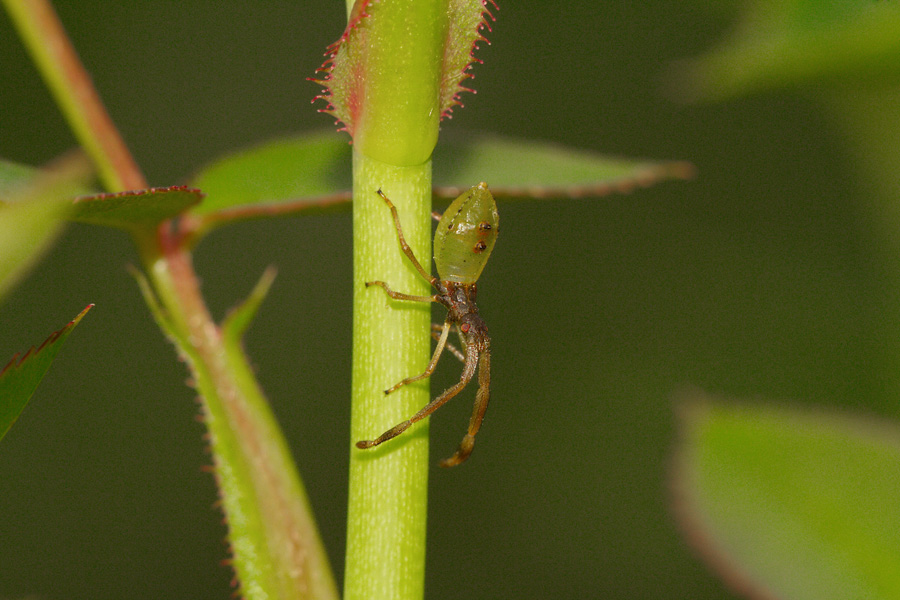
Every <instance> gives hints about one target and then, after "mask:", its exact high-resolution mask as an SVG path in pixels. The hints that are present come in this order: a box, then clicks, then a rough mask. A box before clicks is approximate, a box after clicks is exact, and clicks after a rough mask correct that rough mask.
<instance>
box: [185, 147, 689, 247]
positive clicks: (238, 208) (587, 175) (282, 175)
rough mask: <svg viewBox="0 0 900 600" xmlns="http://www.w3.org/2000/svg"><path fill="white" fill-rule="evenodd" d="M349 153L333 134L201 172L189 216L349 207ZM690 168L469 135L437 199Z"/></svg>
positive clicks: (579, 188)
mask: <svg viewBox="0 0 900 600" xmlns="http://www.w3.org/2000/svg"><path fill="white" fill-rule="evenodd" d="M350 154H351V147H350V145H349V144H347V143H346V141H345V140H344V139H343V138H342V137H340V136H338V135H335V134H334V133H331V132H328V133H315V134H306V135H300V136H297V137H295V138H290V139H284V140H279V141H275V142H271V143H268V144H264V145H262V146H259V147H257V148H252V149H249V150H245V151H242V152H239V153H237V154H233V155H231V156H228V157H225V158H223V159H222V160H220V161H218V162H216V163H213V164H212V165H210V166H209V167H207V168H205V169H203V170H202V171H200V172H199V173H198V174H197V175H196V176H195V177H194V178H193V179H192V181H191V185H193V186H195V187H198V188H200V189H202V190H203V192H204V193H205V194H206V198H205V200H204V201H203V203H202V204H200V205H198V206H196V207H194V208H193V209H192V210H191V214H193V215H196V216H198V217H199V218H200V222H201V223H202V225H201V229H202V228H208V227H211V226H213V225H215V224H217V223H220V222H227V221H234V220H240V219H247V218H258V217H265V216H273V215H278V214H290V213H298V212H309V211H323V210H335V209H347V208H349V200H350V191H349V190H350V183H351V177H350ZM692 174H693V168H692V167H691V166H690V165H689V164H687V163H684V162H654V161H640V160H628V159H619V158H609V157H605V156H602V155H598V154H595V153H590V152H583V151H576V150H572V149H569V148H563V147H560V146H555V145H551V144H543V143H538V142H532V141H525V140H514V139H508V138H499V137H478V136H468V137H466V138H465V139H462V138H460V139H458V140H453V139H451V140H448V141H442V142H441V143H440V144H438V146H437V149H436V150H435V154H434V181H435V194H436V195H437V196H438V197H440V198H447V199H451V198H454V197H456V196H457V195H459V194H460V193H461V192H462V191H463V190H466V189H468V188H469V187H471V186H472V185H473V184H475V183H478V182H479V181H487V182H488V184H490V186H491V191H492V192H493V193H494V195H495V196H499V197H503V196H517V197H565V196H588V195H593V196H603V195H607V194H610V193H615V192H627V191H630V190H632V189H634V188H637V187H645V186H649V185H652V184H654V183H656V182H658V181H663V180H666V179H687V178H690V177H691V176H692Z"/></svg>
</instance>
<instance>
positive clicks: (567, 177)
mask: <svg viewBox="0 0 900 600" xmlns="http://www.w3.org/2000/svg"><path fill="white" fill-rule="evenodd" d="M693 174H694V168H693V166H691V165H690V164H688V163H685V162H659V161H647V160H636V159H625V158H615V157H609V156H603V155H600V154H596V153H593V152H584V151H579V150H574V149H571V148H565V147H562V146H557V145H554V144H547V143H541V142H534V141H530V140H517V139H511V138H501V137H488V136H484V137H475V138H471V139H466V140H457V141H453V140H448V141H446V142H442V143H441V144H440V145H439V146H438V149H437V151H435V153H434V181H435V187H436V190H435V191H436V192H437V193H438V195H439V196H441V197H444V198H454V197H456V196H457V195H459V194H460V193H462V192H463V191H465V190H466V189H468V188H469V187H471V186H472V185H474V184H475V183H477V182H479V181H486V182H487V183H488V185H489V186H490V188H491V192H492V193H493V194H494V196H512V197H520V198H538V197H542V198H546V197H557V198H558V197H565V196H569V197H575V196H606V195H609V194H612V193H622V192H630V191H632V190H634V189H636V188H640V187H649V186H650V185H653V184H655V183H658V182H660V181H664V180H667V179H689V178H691V177H692V176H693Z"/></svg>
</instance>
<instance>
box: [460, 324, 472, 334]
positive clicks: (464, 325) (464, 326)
mask: <svg viewBox="0 0 900 600" xmlns="http://www.w3.org/2000/svg"><path fill="white" fill-rule="evenodd" d="M459 328H460V329H462V332H463V333H469V329H470V327H469V324H468V323H463V324H462V325H460V326H459Z"/></svg>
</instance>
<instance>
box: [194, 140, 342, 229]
mask: <svg viewBox="0 0 900 600" xmlns="http://www.w3.org/2000/svg"><path fill="white" fill-rule="evenodd" d="M350 153H351V149H350V144H348V143H347V140H346V138H344V137H342V136H340V135H337V134H335V133H334V132H318V133H313V134H306V135H300V136H297V137H293V138H289V139H283V140H277V141H273V142H269V143H266V144H263V145H261V146H257V147H255V148H250V149H248V150H243V151H239V152H237V153H235V154H231V155H229V156H226V157H224V158H222V159H221V160H219V161H217V162H215V163H213V164H211V165H209V166H208V167H206V168H205V169H203V170H201V171H200V172H199V173H198V174H197V175H196V176H195V177H193V178H192V179H191V185H192V186H195V187H197V188H200V189H201V190H203V193H204V194H206V198H205V199H204V201H203V203H202V204H199V205H197V206H195V207H194V208H193V209H191V213H192V214H195V215H206V214H210V213H214V212H219V211H222V210H227V209H234V208H236V207H241V206H246V205H255V204H275V203H281V202H292V201H302V200H304V199H310V200H311V199H314V198H317V197H321V196H328V195H332V194H334V193H335V192H340V191H344V190H349V189H350V183H351V181H350ZM349 199H350V197H349V193H348V194H347V195H346V197H345V198H343V200H342V202H347V201H349ZM348 206H349V205H348Z"/></svg>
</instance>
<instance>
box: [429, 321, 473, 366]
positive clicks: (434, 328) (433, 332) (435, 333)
mask: <svg viewBox="0 0 900 600" xmlns="http://www.w3.org/2000/svg"><path fill="white" fill-rule="evenodd" d="M442 329H443V326H442V325H438V324H437V323H432V324H431V337H433V338H434V339H436V340H439V339H440V334H438V331H441V330H442ZM447 350H449V351H450V352H452V353H453V356H455V357H456V358H458V359H459V360H460V362H463V363H464V362H466V355H465V354H463V353H462V352H460V351H459V348H457V347H456V346H454V345H453V344H451V343H450V342H447Z"/></svg>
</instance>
